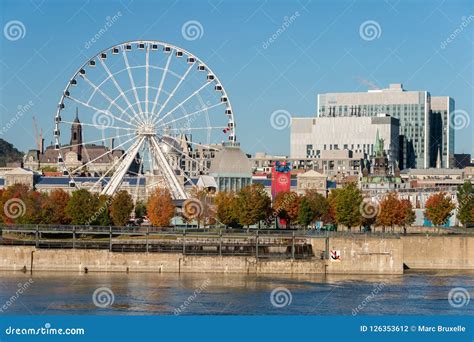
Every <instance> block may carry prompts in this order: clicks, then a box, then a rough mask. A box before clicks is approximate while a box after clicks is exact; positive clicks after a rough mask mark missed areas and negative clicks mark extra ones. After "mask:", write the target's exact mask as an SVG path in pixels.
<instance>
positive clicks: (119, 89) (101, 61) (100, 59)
mask: <svg viewBox="0 0 474 342" xmlns="http://www.w3.org/2000/svg"><path fill="white" fill-rule="evenodd" d="M99 61H100V64H102V67H103V68H104V70H105V71H106V72H107V74H108V75H109V77H110V79H111V80H112V82H113V84H114V85H115V88H117V90H118V92H119V93H120V96H121V97H122V98H123V99H124V100H125V102H126V103H127V105H129V106H130V107H131V109H132V111H133V114H135V116H137V117H141V116H140V115H139V114H138V113H137V112H136V111H135V108H133V107H132V106H131V104H130V101H129V99H128V97H127V96H125V93H124V91H123V90H122V87H120V85H119V84H118V83H117V80H116V79H115V76H114V75H113V74H112V73H111V72H110V69H109V67H108V66H107V64H105V62H104V60H103V59H102V58H99ZM127 70H130V69H129V68H127ZM134 89H135V87H134Z"/></svg>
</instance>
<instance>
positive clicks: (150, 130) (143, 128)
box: [137, 122, 156, 137]
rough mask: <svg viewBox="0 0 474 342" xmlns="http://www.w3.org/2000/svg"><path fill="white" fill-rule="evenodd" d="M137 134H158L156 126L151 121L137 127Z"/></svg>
mask: <svg viewBox="0 0 474 342" xmlns="http://www.w3.org/2000/svg"><path fill="white" fill-rule="evenodd" d="M137 135H139V136H148V137H149V136H153V135H156V126H155V124H153V123H151V122H147V123H143V124H140V125H138V127H137Z"/></svg>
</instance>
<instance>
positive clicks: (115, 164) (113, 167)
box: [91, 153, 126, 191]
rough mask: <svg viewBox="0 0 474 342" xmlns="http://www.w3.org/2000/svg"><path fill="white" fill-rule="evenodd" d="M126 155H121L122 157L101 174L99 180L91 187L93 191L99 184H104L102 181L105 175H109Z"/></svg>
mask: <svg viewBox="0 0 474 342" xmlns="http://www.w3.org/2000/svg"><path fill="white" fill-rule="evenodd" d="M125 156H126V154H125V153H124V154H122V155H121V156H120V158H118V159H117V160H115V161H114V163H113V164H112V166H111V167H110V168H109V169H108V170H107V171H106V172H105V173H104V174H103V175H101V176H100V178H99V180H98V181H97V182H95V183H94V185H93V186H92V188H91V191H93V190H94V189H95V187H96V186H97V185H99V184H102V181H103V180H104V179H105V177H107V175H108V174H109V173H110V172H111V171H112V170H114V169H115V167H116V166H117V165H118V164H119V163H120V162H121V161H122V159H124V158H125Z"/></svg>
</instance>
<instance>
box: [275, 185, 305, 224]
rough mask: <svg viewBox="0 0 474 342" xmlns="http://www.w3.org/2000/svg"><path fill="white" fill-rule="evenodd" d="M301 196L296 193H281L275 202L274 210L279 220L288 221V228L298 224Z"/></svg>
mask: <svg viewBox="0 0 474 342" xmlns="http://www.w3.org/2000/svg"><path fill="white" fill-rule="evenodd" d="M300 203H301V196H300V195H298V194H297V193H296V192H294V191H285V192H280V193H278V194H277V195H276V197H275V200H274V201H273V210H274V212H275V213H276V214H277V216H278V217H279V218H282V219H285V220H287V226H290V227H291V223H297V222H298V213H299V209H300Z"/></svg>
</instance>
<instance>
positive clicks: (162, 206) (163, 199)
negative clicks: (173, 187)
mask: <svg viewBox="0 0 474 342" xmlns="http://www.w3.org/2000/svg"><path fill="white" fill-rule="evenodd" d="M146 210H147V213H148V218H149V219H150V221H151V223H152V224H153V225H154V226H158V227H161V226H169V224H170V221H171V219H172V218H173V217H174V213H175V206H174V204H173V199H172V198H171V194H170V192H169V190H168V189H164V188H156V190H155V191H154V192H153V194H152V195H151V196H150V198H149V199H148V203H147V206H146Z"/></svg>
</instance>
